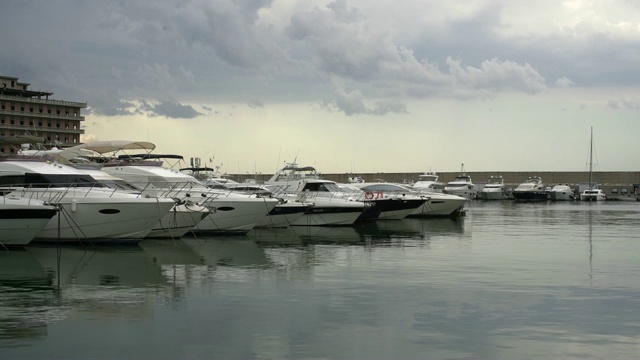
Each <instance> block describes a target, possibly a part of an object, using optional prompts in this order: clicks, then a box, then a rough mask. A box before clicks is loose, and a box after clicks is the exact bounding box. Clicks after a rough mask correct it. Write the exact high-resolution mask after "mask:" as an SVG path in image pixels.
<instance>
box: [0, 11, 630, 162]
mask: <svg viewBox="0 0 640 360" xmlns="http://www.w3.org/2000/svg"><path fill="white" fill-rule="evenodd" d="M43 15H44V16H43ZM0 44H2V46H3V48H4V49H7V50H6V51H3V53H2V55H1V61H0V74H2V75H7V76H15V77H18V78H19V79H20V81H23V82H28V83H30V84H31V87H30V88H31V89H32V90H46V91H53V92H54V93H55V95H54V98H57V99H65V100H71V101H82V102H87V103H88V109H86V111H84V112H83V114H84V115H85V117H86V121H85V124H84V129H85V132H86V134H85V136H84V138H83V140H85V141H86V140H92V139H95V140H144V141H151V142H153V143H155V144H156V145H157V149H156V150H157V152H158V153H174V154H181V155H183V156H185V157H186V158H189V157H194V156H199V157H201V158H202V159H203V161H204V162H208V160H209V159H210V158H214V159H213V164H218V165H219V164H222V170H224V171H227V172H230V173H245V172H254V171H257V172H264V173H271V172H273V171H275V170H276V169H277V168H278V167H280V166H281V165H282V164H283V162H284V161H293V160H294V159H296V158H297V161H298V163H299V164H300V165H313V166H315V167H316V168H317V169H318V170H319V171H321V172H324V173H342V172H355V173H359V172H362V173H368V172H418V171H426V170H433V171H458V170H459V169H460V164H461V163H464V164H465V168H466V170H467V171H520V170H522V171H543V170H550V171H554V170H557V171H584V170H586V169H587V168H588V161H589V159H588V154H589V132H590V127H592V126H593V128H594V142H595V150H596V151H595V154H596V157H595V159H594V162H595V163H596V169H598V170H602V171H607V170H611V171H638V162H637V160H636V154H637V152H638V150H639V148H640V147H639V146H638V145H637V144H638V141H637V138H638V134H640V117H639V111H638V110H639V109H640V92H639V91H638V90H639V85H640V67H639V66H638V64H639V63H640V3H636V2H632V1H629V0H608V1H593V0H592V1H586V0H575V1H552V0H540V1H531V2H515V1H507V0H467V1H447V2H442V1H435V0H430V1H429V0H427V1H425V0H405V1H401V2H394V3H390V2H389V1H382V0H334V1H292V0H245V1H242V0H239V1H233V0H191V1H189V0H182V1H178V0H158V1H153V2H147V1H142V0H130V1H126V2H85V1H81V0H52V1H47V2H41V1H35V0H21V1H17V0H9V1H3V2H2V3H0Z"/></svg>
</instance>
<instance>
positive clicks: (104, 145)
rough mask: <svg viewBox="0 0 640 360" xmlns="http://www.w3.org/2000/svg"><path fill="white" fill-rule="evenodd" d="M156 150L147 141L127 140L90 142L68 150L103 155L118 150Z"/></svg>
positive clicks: (153, 145) (154, 146)
mask: <svg viewBox="0 0 640 360" xmlns="http://www.w3.org/2000/svg"><path fill="white" fill-rule="evenodd" d="M155 148H156V145H155V144H154V143H150V142H147V141H128V140H114V141H90V142H87V143H84V144H80V145H77V146H74V147H72V148H70V149H87V150H92V151H95V152H97V153H98V154H105V153H110V152H116V151H120V150H148V151H151V150H153V149H155Z"/></svg>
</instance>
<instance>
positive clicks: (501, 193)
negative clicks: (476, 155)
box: [480, 175, 509, 200]
mask: <svg viewBox="0 0 640 360" xmlns="http://www.w3.org/2000/svg"><path fill="white" fill-rule="evenodd" d="M480 197H481V198H482V200H505V199H509V193H508V192H507V189H506V188H505V185H504V179H503V178H502V176H500V175H495V176H490V177H489V180H487V184H486V185H485V186H484V187H483V188H482V190H481V191H480Z"/></svg>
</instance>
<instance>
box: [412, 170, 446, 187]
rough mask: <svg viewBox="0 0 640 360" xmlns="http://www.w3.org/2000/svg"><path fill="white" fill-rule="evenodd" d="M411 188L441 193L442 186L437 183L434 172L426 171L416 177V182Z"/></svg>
mask: <svg viewBox="0 0 640 360" xmlns="http://www.w3.org/2000/svg"><path fill="white" fill-rule="evenodd" d="M412 187H413V188H415V189H418V190H429V191H442V189H443V188H444V184H443V183H441V182H440V181H438V175H437V174H436V173H435V172H432V171H427V172H424V173H422V174H420V175H418V181H416V182H415V183H413V185H412Z"/></svg>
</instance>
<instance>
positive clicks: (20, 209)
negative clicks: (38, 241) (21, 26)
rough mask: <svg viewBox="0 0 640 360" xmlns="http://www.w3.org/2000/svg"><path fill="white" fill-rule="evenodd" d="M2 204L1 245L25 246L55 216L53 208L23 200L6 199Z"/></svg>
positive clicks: (0, 212) (0, 205)
mask: <svg viewBox="0 0 640 360" xmlns="http://www.w3.org/2000/svg"><path fill="white" fill-rule="evenodd" d="M2 199H3V200H2V201H1V202H0V244H1V245H2V246H24V245H27V244H29V243H30V242H31V240H32V239H33V238H34V237H35V236H36V235H37V234H38V233H39V232H40V231H42V229H43V228H44V227H45V226H46V225H47V224H48V223H49V221H50V220H51V218H52V217H53V216H55V212H56V210H55V208H54V207H53V206H49V205H44V204H42V203H40V202H38V203H36V202H29V201H26V200H22V199H6V198H2Z"/></svg>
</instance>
